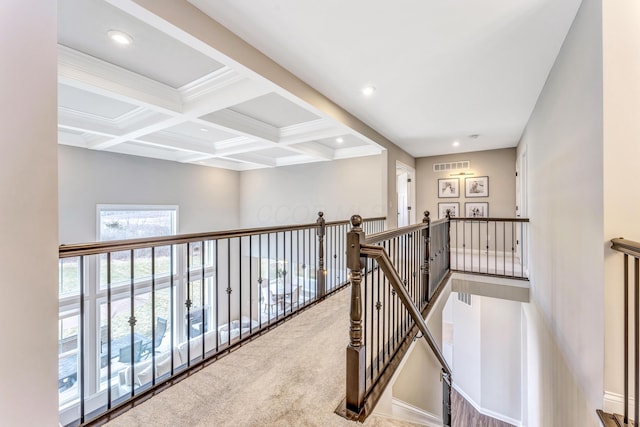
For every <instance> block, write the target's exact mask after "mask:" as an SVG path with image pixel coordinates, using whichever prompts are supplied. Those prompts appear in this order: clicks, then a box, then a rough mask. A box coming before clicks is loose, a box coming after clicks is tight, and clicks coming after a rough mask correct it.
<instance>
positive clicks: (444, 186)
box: [438, 178, 460, 199]
mask: <svg viewBox="0 0 640 427" xmlns="http://www.w3.org/2000/svg"><path fill="white" fill-rule="evenodd" d="M458 197H460V179H458V178H440V179H438V198H440V199H446V198H453V199H455V198H458Z"/></svg>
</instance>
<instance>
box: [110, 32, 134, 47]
mask: <svg viewBox="0 0 640 427" xmlns="http://www.w3.org/2000/svg"><path fill="white" fill-rule="evenodd" d="M107 35H108V36H109V38H110V39H111V40H113V41H114V42H116V43H118V44H121V45H123V46H128V45H130V44H131V43H133V38H132V37H131V36H130V35H129V34H127V33H124V32H122V31H120V30H109V31H108V32H107Z"/></svg>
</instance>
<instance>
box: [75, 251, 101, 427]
mask: <svg viewBox="0 0 640 427" xmlns="http://www.w3.org/2000/svg"><path fill="white" fill-rule="evenodd" d="M78 262H79V267H80V268H79V273H80V331H79V333H80V354H79V355H78V360H79V361H80V378H79V379H78V385H79V386H80V423H81V424H82V423H84V421H85V418H84V412H85V407H84V395H85V392H84V387H85V375H84V373H85V369H84V368H85V366H84V355H85V354H87V353H86V348H85V340H84V336H85V322H84V291H85V289H84V256H81V257H78ZM98 262H100V261H99V258H98ZM98 339H100V338H98ZM100 351H102V343H100ZM98 366H100V365H98ZM99 370H100V368H98V371H99Z"/></svg>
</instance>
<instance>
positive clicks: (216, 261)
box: [213, 239, 221, 353]
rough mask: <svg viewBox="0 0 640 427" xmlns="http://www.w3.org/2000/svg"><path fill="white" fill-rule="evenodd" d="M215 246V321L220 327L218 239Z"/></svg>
mask: <svg viewBox="0 0 640 427" xmlns="http://www.w3.org/2000/svg"><path fill="white" fill-rule="evenodd" d="M213 242H214V248H215V251H216V258H215V264H216V275H215V277H214V280H215V286H216V310H215V319H216V321H215V322H214V323H215V325H216V328H217V327H218V321H219V320H220V316H219V314H220V312H219V310H220V304H219V301H220V289H219V283H220V268H219V263H218V260H219V251H220V246H219V244H218V239H216V240H214V241H213ZM220 344H221V343H220V339H218V338H216V353H218V351H219V350H220Z"/></svg>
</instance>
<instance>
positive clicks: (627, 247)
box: [611, 237, 640, 258]
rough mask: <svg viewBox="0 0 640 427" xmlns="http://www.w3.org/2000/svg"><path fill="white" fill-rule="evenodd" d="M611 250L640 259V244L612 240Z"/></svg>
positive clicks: (623, 240)
mask: <svg viewBox="0 0 640 427" xmlns="http://www.w3.org/2000/svg"><path fill="white" fill-rule="evenodd" d="M611 249H613V250H614V251H618V252H622V253H624V254H627V255H631V256H632V257H635V258H640V243H638V242H634V241H633V240H627V239H625V238H622V237H620V238H618V239H611Z"/></svg>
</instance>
